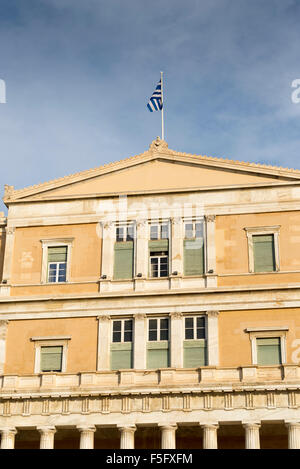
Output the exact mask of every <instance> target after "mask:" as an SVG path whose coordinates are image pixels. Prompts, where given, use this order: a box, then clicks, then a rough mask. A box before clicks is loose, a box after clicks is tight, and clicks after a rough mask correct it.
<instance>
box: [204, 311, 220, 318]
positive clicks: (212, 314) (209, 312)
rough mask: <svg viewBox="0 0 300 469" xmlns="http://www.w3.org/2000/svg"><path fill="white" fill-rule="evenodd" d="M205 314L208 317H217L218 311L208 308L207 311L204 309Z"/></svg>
mask: <svg viewBox="0 0 300 469" xmlns="http://www.w3.org/2000/svg"><path fill="white" fill-rule="evenodd" d="M206 314H207V316H208V317H211V318H217V317H218V316H219V314H220V311H215V310H209V311H206Z"/></svg>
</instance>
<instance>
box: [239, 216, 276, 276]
mask: <svg viewBox="0 0 300 469" xmlns="http://www.w3.org/2000/svg"><path fill="white" fill-rule="evenodd" d="M279 229H280V226H278V225H276V226H260V227H250V228H245V231H246V234H247V239H248V258H249V272H253V273H254V272H255V273H259V272H277V271H279Z"/></svg>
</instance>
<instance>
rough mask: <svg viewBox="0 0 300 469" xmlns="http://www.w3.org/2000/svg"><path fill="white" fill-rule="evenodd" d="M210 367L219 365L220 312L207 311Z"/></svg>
mask: <svg viewBox="0 0 300 469" xmlns="http://www.w3.org/2000/svg"><path fill="white" fill-rule="evenodd" d="M207 355H208V365H209V366H218V365H219V311H207Z"/></svg>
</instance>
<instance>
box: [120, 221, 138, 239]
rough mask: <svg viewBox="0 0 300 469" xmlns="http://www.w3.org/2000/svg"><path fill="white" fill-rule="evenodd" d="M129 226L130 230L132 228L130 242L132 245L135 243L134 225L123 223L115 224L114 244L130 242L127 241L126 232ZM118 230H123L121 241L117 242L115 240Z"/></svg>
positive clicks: (133, 223) (132, 223)
mask: <svg viewBox="0 0 300 469" xmlns="http://www.w3.org/2000/svg"><path fill="white" fill-rule="evenodd" d="M129 226H132V228H133V239H132V241H133V243H135V240H136V223H135V222H124V223H116V224H115V242H116V243H120V242H125V241H131V240H127V230H128V227H129ZM118 228H123V230H124V232H123V239H122V241H119V240H118V239H117V229H118Z"/></svg>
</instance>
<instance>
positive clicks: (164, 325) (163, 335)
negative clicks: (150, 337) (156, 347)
mask: <svg viewBox="0 0 300 469" xmlns="http://www.w3.org/2000/svg"><path fill="white" fill-rule="evenodd" d="M168 339H169V320H168V319H161V320H160V340H168Z"/></svg>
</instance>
